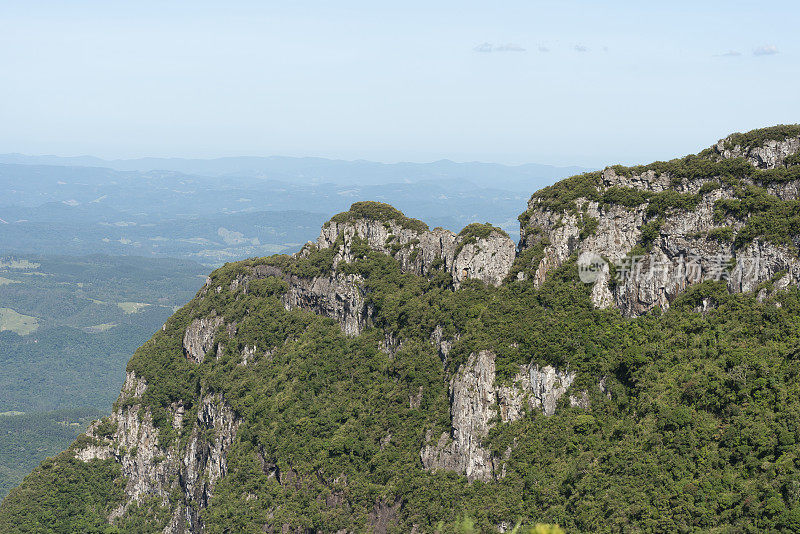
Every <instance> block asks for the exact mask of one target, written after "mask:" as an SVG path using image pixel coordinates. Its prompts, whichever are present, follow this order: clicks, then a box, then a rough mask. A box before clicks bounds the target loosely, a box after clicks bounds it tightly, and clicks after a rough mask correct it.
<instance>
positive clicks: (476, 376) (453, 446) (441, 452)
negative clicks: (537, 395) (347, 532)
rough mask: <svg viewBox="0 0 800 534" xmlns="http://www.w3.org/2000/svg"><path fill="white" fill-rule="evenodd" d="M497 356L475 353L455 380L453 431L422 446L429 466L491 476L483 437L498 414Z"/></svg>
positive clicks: (472, 476) (474, 477)
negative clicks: (496, 389) (495, 386)
mask: <svg viewBox="0 0 800 534" xmlns="http://www.w3.org/2000/svg"><path fill="white" fill-rule="evenodd" d="M494 360H495V356H494V354H492V353H491V352H489V351H481V352H479V353H477V354H475V353H473V354H471V355H470V357H469V360H468V361H467V363H466V365H464V366H463V367H462V368H461V369H460V370H459V371H458V373H456V375H455V376H454V377H453V379H452V380H451V382H450V399H451V400H450V417H451V423H452V432H451V433H450V435H448V434H447V433H444V434H442V435H441V437H440V438H439V440H438V441H437V442H436V443H435V444H430V443H428V444H426V445H425V446H424V447H423V448H422V451H421V452H420V457H421V458H422V465H423V466H424V467H425V469H431V470H436V469H445V470H449V471H455V472H457V473H461V474H463V475H466V477H467V478H468V479H469V480H488V479H489V478H491V476H492V458H491V455H490V454H489V451H487V450H486V449H484V448H483V447H482V446H481V440H482V439H483V438H484V437H486V435H487V434H488V432H489V428H490V424H489V422H490V421H491V420H492V419H493V418H494V417H495V416H496V414H497V412H496V409H495V402H496V396H495V389H494V377H495V367H494Z"/></svg>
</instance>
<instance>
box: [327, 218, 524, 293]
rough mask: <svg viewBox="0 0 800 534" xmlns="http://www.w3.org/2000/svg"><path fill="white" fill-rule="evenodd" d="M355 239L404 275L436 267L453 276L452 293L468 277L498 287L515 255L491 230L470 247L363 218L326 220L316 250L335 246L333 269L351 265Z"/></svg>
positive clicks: (444, 233) (449, 237) (445, 234)
mask: <svg viewBox="0 0 800 534" xmlns="http://www.w3.org/2000/svg"><path fill="white" fill-rule="evenodd" d="M355 238H359V239H362V240H364V241H365V242H366V243H367V245H368V246H369V247H370V248H371V249H373V250H375V251H377V252H382V253H384V254H388V255H391V256H392V257H394V258H395V259H396V260H397V261H398V262H399V263H400V268H401V269H402V270H403V271H406V272H411V273H415V274H418V275H428V274H430V273H431V272H432V271H433V270H434V269H435V268H437V265H439V264H440V267H439V268H441V269H443V270H445V271H446V272H449V273H450V274H451V275H452V276H453V283H454V286H455V287H456V288H458V287H459V286H460V285H461V283H462V282H463V281H464V280H466V279H468V278H475V279H478V280H481V281H483V282H485V283H487V284H492V285H500V284H501V283H502V281H503V280H504V279H505V277H506V275H507V274H508V272H509V271H510V270H511V265H512V264H513V263H514V258H515V255H516V247H515V245H514V242H513V241H511V239H509V238H508V236H506V235H503V234H501V233H500V232H497V231H493V232H491V233H490V234H489V235H488V236H487V237H479V238H477V240H476V242H475V243H468V242H466V241H465V240H466V239H467V238H466V237H465V236H461V235H456V234H454V233H453V232H450V231H448V230H444V229H442V228H436V229H434V230H432V231H428V230H425V231H419V230H415V229H410V228H405V227H403V226H402V225H401V224H399V223H397V222H394V221H377V220H372V219H363V218H361V219H354V220H351V221H347V222H336V221H330V222H329V223H328V224H326V226H324V227H323V229H322V232H321V233H320V236H319V238H318V239H317V246H318V247H319V248H331V247H334V246H337V245H338V246H339V248H338V250H337V255H336V258H335V260H334V264H338V263H339V262H340V261H344V262H351V261H353V260H354V259H355V256H354V254H353V252H352V246H353V242H354V239H355ZM462 241H464V244H463V246H462Z"/></svg>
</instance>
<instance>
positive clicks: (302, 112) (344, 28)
mask: <svg viewBox="0 0 800 534" xmlns="http://www.w3.org/2000/svg"><path fill="white" fill-rule="evenodd" d="M797 28H800V4H799V3H797V2H796V0H795V1H782V0H774V1H771V2H768V3H766V2H756V1H748V2H743V1H738V0H726V1H716V0H709V1H703V2H698V1H696V0H695V1H692V2H685V1H681V0H678V1H671V2H651V1H646V0H645V1H642V0H640V1H638V2H633V1H625V2H623V1H577V0H558V1H533V0H528V1H503V0H496V1H494V2H487V1H485V0H484V1H481V2H473V1H469V0H461V1H458V2H452V1H440V2H433V1H430V0H429V1H426V2H418V1H416V0H407V1H404V2H376V1H375V0H371V1H349V0H339V1H336V2H333V1H330V2H323V1H304V0H298V1H287V0H283V1H280V2H277V1H276V2H273V1H263V0H262V1H259V2H254V1H237V0H228V1H225V2H222V1H218V2H205V1H202V0H194V1H191V2H188V1H181V0H170V1H166V0H160V1H157V2H154V1H149V0H137V1H136V2H123V1H118V0H103V1H82V0H71V1H69V2H66V1H63V0H59V1H46V0H41V1H39V0H34V1H31V0H24V1H18V0H3V1H2V2H0V124H2V126H3V127H2V128H0V153H8V152H20V153H26V154H56V155H65V156H66V155H85V154H88V155H95V156H100V157H105V158H131V157H143V156H159V157H173V156H174V157H200V158H208V157H220V156H236V155H260V156H269V155H287V156H321V157H331V158H340V159H369V160H376V161H384V162H394V161H420V162H423V161H433V160H437V159H443V158H446V159H452V160H455V161H491V162H499V163H507V164H520V163H547V164H555V165H584V166H591V167H600V166H604V165H607V164H614V163H625V164H634V163H647V162H650V161H653V160H657V159H670V158H673V157H678V156H682V155H684V154H688V153H695V152H697V151H699V150H701V149H702V148H704V147H706V146H709V145H711V144H712V143H714V142H715V141H716V140H717V139H719V138H721V137H723V136H725V135H727V134H728V133H731V132H735V131H746V130H749V129H753V128H758V127H763V126H769V125H774V124H779V123H784V124H785V123H798V122H800V91H798V87H800V32H798V31H797Z"/></svg>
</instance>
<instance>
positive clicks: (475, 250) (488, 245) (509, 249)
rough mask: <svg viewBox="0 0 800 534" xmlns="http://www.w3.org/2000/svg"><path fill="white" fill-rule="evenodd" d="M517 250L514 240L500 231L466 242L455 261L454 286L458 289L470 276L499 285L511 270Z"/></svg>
mask: <svg viewBox="0 0 800 534" xmlns="http://www.w3.org/2000/svg"><path fill="white" fill-rule="evenodd" d="M458 239H462V238H461V237H459V238H458ZM516 252H517V250H516V247H515V246H514V243H513V241H511V239H509V238H508V236H506V235H503V234H500V233H499V232H492V233H491V234H489V236H488V237H486V238H479V239H478V240H477V242H476V243H466V244H464V245H463V247H462V248H461V250H460V251H459V252H458V255H457V256H455V258H454V261H453V269H452V273H451V274H452V275H453V284H454V286H455V287H456V289H458V287H459V286H460V285H461V283H462V282H464V281H465V280H467V279H470V278H475V279H478V280H480V281H482V282H484V283H486V284H489V285H494V286H499V285H500V284H501V283H502V282H503V280H504V279H505V278H506V276H507V275H508V272H509V271H510V270H511V265H512V264H513V263H514V258H515V257H516Z"/></svg>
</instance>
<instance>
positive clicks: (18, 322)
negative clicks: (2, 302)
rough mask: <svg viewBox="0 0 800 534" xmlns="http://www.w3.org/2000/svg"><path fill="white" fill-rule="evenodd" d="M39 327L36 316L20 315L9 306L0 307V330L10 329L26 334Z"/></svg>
mask: <svg viewBox="0 0 800 534" xmlns="http://www.w3.org/2000/svg"><path fill="white" fill-rule="evenodd" d="M37 328H39V321H38V320H37V319H36V317H31V316H30V315H22V314H21V313H17V312H16V311H15V310H12V309H11V308H0V332H2V331H3V330H10V331H11V332H15V333H17V334H19V335H21V336H27V335H28V334H31V333H33V332H35V331H36V329H37Z"/></svg>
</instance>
